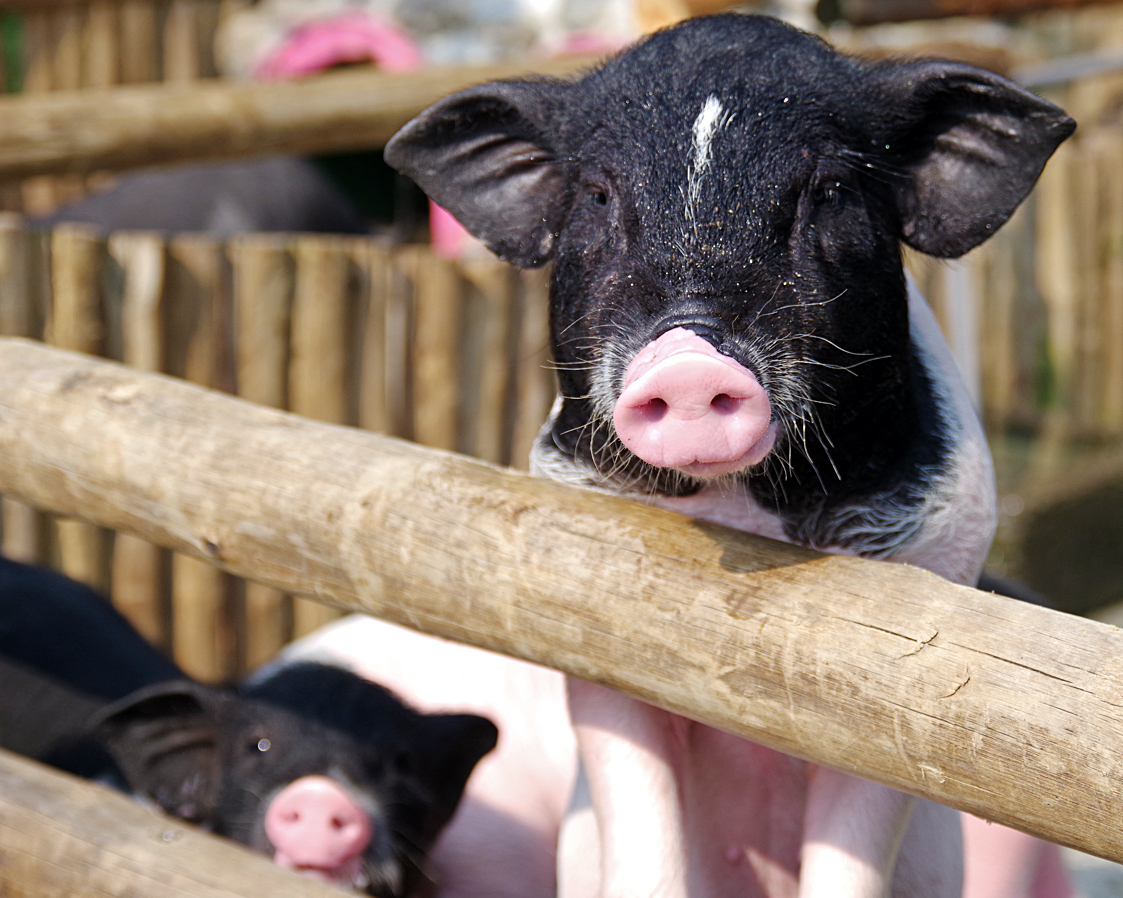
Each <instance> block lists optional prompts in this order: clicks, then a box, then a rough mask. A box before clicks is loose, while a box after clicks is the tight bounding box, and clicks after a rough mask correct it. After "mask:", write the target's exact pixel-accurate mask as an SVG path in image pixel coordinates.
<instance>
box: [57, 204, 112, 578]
mask: <svg viewBox="0 0 1123 898" xmlns="http://www.w3.org/2000/svg"><path fill="white" fill-rule="evenodd" d="M103 251H104V244H103V243H102V242H101V240H100V239H99V237H98V235H97V233H96V232H94V231H92V230H91V229H90V228H85V227H79V226H74V225H61V226H59V227H58V228H56V229H55V231H54V235H53V237H52V239H51V288H52V295H51V311H50V315H49V317H48V320H47V342H48V343H53V344H54V345H55V346H58V347H60V348H62V349H71V350H74V351H76V352H85V353H90V354H93V355H97V354H100V353H101V352H102V345H103V340H104V336H105V331H104V316H103V312H102V307H101V291H100V281H101V273H102V263H103V258H102V254H103ZM57 534H58V546H59V564H60V567H61V569H62V570H63V571H64V572H65V573H66V574H67V575H68V576H70V577H73V578H74V579H75V580H80V581H82V582H83V583H88V584H89V585H90V586H93V587H94V588H95V589H98V590H100V591H101V592H102V593H106V594H108V592H109V588H110V584H109V563H108V558H107V553H106V548H107V542H108V540H107V537H108V534H106V533H105V532H104V531H101V530H99V529H98V528H97V527H93V526H91V525H90V524H86V523H83V522H81V521H75V520H65V519H63V520H59V521H58V522H57Z"/></svg>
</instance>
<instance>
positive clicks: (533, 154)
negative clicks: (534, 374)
mask: <svg viewBox="0 0 1123 898" xmlns="http://www.w3.org/2000/svg"><path fill="white" fill-rule="evenodd" d="M1073 128H1074V123H1073V122H1072V120H1071V119H1069V118H1068V117H1067V116H1066V115H1064V113H1063V112H1062V111H1061V110H1059V109H1058V108H1056V107H1055V106H1053V105H1052V104H1050V103H1048V102H1046V101H1044V100H1042V99H1040V98H1038V97H1036V96H1034V95H1032V94H1030V93H1028V92H1026V91H1024V90H1022V89H1021V88H1019V87H1018V86H1016V85H1014V84H1013V83H1011V82H1009V81H1007V80H1005V79H1003V78H1001V77H999V76H996V75H993V74H991V73H988V72H984V71H981V70H979V69H976V68H973V67H971V66H967V65H963V64H959V63H953V62H944V61H936V60H909V61H900V62H898V61H889V62H878V63H871V62H866V61H862V60H859V59H856V58H851V57H847V56H844V55H841V54H839V53H837V52H835V51H834V50H833V49H831V48H830V47H829V46H828V45H827V44H825V43H824V42H822V41H820V40H819V39H817V38H815V37H812V36H810V35H807V34H805V33H803V32H800V31H798V30H796V29H793V28H791V27H789V26H786V25H783V24H781V23H778V22H776V21H774V20H770V19H767V18H764V17H758V16H738V15H727V16H718V17H710V18H701V19H696V20H692V21H689V22H686V23H684V24H682V25H680V26H677V27H675V28H671V29H668V30H665V31H663V32H660V33H657V34H655V35H653V36H651V37H649V38H646V39H644V40H642V41H640V42H639V43H638V44H636V45H635V46H634V47H632V48H630V49H628V50H626V51H624V52H623V53H621V54H619V55H617V56H615V57H613V58H611V59H609V60H608V61H607V62H605V63H604V64H602V65H601V66H599V67H598V68H596V69H594V70H592V71H590V72H588V73H587V74H585V75H584V76H582V77H579V78H576V79H573V80H556V79H544V78H536V79H528V80H518V81H505V82H496V83H492V84H485V85H481V86H479V87H475V88H471V89H469V90H466V91H462V92H460V93H457V94H454V95H452V96H450V97H448V98H446V99H445V100H443V101H441V102H439V103H437V104H436V105H435V106H433V107H431V108H430V109H428V110H426V111H425V112H424V113H422V114H421V115H420V116H418V117H417V118H416V119H414V120H413V121H412V122H411V123H409V124H408V125H406V127H405V128H403V129H402V131H401V132H399V134H398V135H397V136H395V138H394V139H393V140H392V141H391V142H390V144H389V145H388V146H387V149H386V158H387V161H389V162H390V164H391V165H393V166H395V167H396V168H398V169H399V170H401V171H402V172H404V173H405V174H407V175H409V176H410V177H412V178H413V179H414V180H415V181H417V183H418V184H419V185H420V186H421V187H422V188H423V189H424V190H425V191H426V192H427V193H428V194H429V195H430V196H431V197H432V198H433V199H434V200H435V201H436V202H438V203H439V204H440V205H442V206H443V207H445V208H446V209H448V210H450V211H451V212H452V213H453V214H454V215H456V217H457V218H458V219H459V220H460V221H461V223H462V224H464V225H465V226H466V227H467V228H468V229H469V230H470V231H472V232H473V233H475V234H476V236H478V237H479V238H481V239H482V240H483V241H484V242H485V243H486V244H487V245H488V246H489V247H490V248H491V249H492V250H493V251H494V252H496V253H497V254H498V255H499V256H501V257H502V258H505V259H507V260H508V261H511V262H512V263H514V264H517V265H520V266H524V267H535V266H540V265H543V264H546V263H547V262H549V263H551V264H552V266H553V271H552V275H551V339H552V348H553V353H554V357H555V363H556V365H557V372H558V379H559V386H560V395H559V398H558V401H557V403H556V404H555V406H554V409H553V411H552V413H551V416H550V419H549V421H548V422H547V424H546V426H545V428H544V429H543V431H542V434H541V436H540V438H539V440H538V443H537V445H536V447H535V449H534V454H533V458H532V465H533V467H534V469H535V470H536V471H537V472H539V473H542V474H545V475H547V476H551V477H555V478H558V479H562V480H567V481H570V482H573V483H578V484H583V485H586V486H590V487H593V488H596V489H605V490H612V491H616V492H621V493H625V494H630V495H633V496H636V497H637V498H641V499H643V500H645V501H649V502H654V503H658V504H661V505H664V506H667V507H671V508H676V509H679V510H681V511H683V512H685V513H688V514H691V515H694V516H697V517H702V518H708V519H711V520H715V521H718V522H721V523H725V524H728V525H732V526H736V527H740V528H742V529H745V530H749V531H752V532H757V533H761V534H764V535H768V536H773V537H777V538H780V539H786V540H790V541H793V542H798V543H801V544H804V545H809V546H815V547H818V548H823V549H827V550H831V551H840V552H847V553H852V554H859V555H864V556H869V557H877V558H884V559H889V560H896V561H908V562H911V563H914V564H918V565H921V566H924V567H927V568H929V569H930V570H933V571H935V572H937V573H939V574H941V575H943V576H946V577H949V578H951V579H954V580H957V581H959V582H963V583H971V584H973V583H974V582H975V581H976V578H977V577H978V574H979V571H980V569H981V566H982V562H983V559H984V556H985V554H986V550H987V547H988V545H989V542H990V539H991V537H992V534H993V527H994V519H995V513H994V496H993V475H992V471H991V465H990V459H989V454H988V453H987V449H986V445H985V440H984V438H983V434H982V431H981V428H980V426H979V423H978V421H977V419H976V416H975V413H974V411H973V409H972V408H971V404H970V401H969V400H968V398H967V395H966V391H965V390H964V388H963V386H962V384H961V382H960V381H959V378H958V375H957V372H956V371H955V366H954V364H953V362H952V360H951V358H950V353H949V352H948V351H947V347H946V345H945V344H944V342H943V340H942V337H941V336H940V333H939V329H938V327H937V326H936V324H935V320H934V318H933V317H932V314H931V312H930V311H929V310H928V308H927V306H926V304H925V303H924V300H923V298H922V297H920V296H919V295H918V294H917V293H916V291H915V290H914V289H912V287H911V285H910V284H909V282H908V279H907V278H906V275H905V273H904V270H903V266H902V261H901V250H900V244H901V243H902V242H903V243H905V244H907V245H909V246H911V247H912V248H914V249H917V250H919V251H922V252H925V253H928V254H931V255H934V256H938V257H941V258H952V257H955V256H958V255H961V254H962V253H964V252H966V251H967V250H969V249H971V248H972V247H974V246H976V245H978V244H979V243H981V242H982V241H984V240H985V239H986V238H987V237H988V236H990V235H991V234H992V233H993V232H994V231H995V229H997V228H998V227H1000V226H1001V225H1002V223H1003V222H1005V221H1006V219H1007V218H1008V217H1009V216H1010V214H1011V213H1012V212H1013V211H1014V209H1015V208H1016V207H1017V206H1018V204H1019V203H1020V202H1021V201H1022V200H1023V199H1024V198H1025V196H1026V195H1027V194H1028V192H1029V191H1030V189H1031V188H1032V186H1033V184H1034V183H1035V181H1036V179H1037V177H1038V175H1039V174H1040V172H1041V170H1042V168H1043V166H1044V165H1045V163H1046V161H1047V160H1048V158H1049V156H1050V155H1051V154H1052V152H1053V151H1054V150H1055V149H1056V147H1057V146H1058V145H1059V144H1060V143H1061V141H1063V140H1064V139H1065V138H1066V137H1067V136H1068V135H1069V134H1070V133H1071V132H1072V130H1073ZM569 705H570V711H571V715H572V718H573V722H574V725H575V728H576V733H577V739H578V746H579V752H580V756H581V761H582V775H581V777H580V778H579V786H578V789H577V790H576V792H575V800H574V803H573V806H572V807H573V814H572V815H571V818H570V819H571V824H569V825H567V829H566V832H565V833H564V834H563V838H562V844H561V860H560V877H561V879H560V882H561V886H562V889H563V891H564V892H566V893H571V894H575V895H576V894H598V895H603V896H614V898H615V896H624V895H666V896H683V895H687V894H689V895H699V896H717V895H724V894H730V895H732V894H739V895H759V894H768V895H782V894H797V893H798V894H800V895H803V896H808V898H810V896H818V895H827V894H830V895H835V896H837V895H847V896H866V895H868V896H871V898H872V896H875V895H881V894H884V893H886V892H887V891H890V890H891V891H892V892H893V893H894V894H901V895H904V894H910V895H913V896H917V895H922V896H936V895H940V896H952V895H957V894H959V893H960V891H961V888H960V880H961V872H960V867H959V865H960V857H959V847H958V840H959V827H958V820H957V819H956V818H955V817H954V816H949V813H947V812H946V809H940V808H937V807H936V806H932V805H928V804H927V803H915V802H913V801H912V800H911V799H907V798H905V797H904V796H900V795H898V794H896V793H893V792H892V791H891V790H888V789H885V788H883V787H880V786H876V785H873V784H869V783H862V782H860V781H857V780H853V779H851V778H849V777H846V776H844V775H842V774H840V773H836V772H834V771H828V770H817V771H816V770H812V769H809V768H807V766H806V765H803V764H802V763H801V762H794V761H793V762H792V763H793V764H794V765H795V766H794V768H793V767H790V766H789V765H787V764H786V763H782V762H778V761H777V760H776V759H775V758H773V757H772V756H771V755H770V754H769V753H768V752H766V751H765V750H763V749H760V748H759V747H756V746H751V745H750V744H748V743H745V742H743V741H741V740H734V739H733V738H732V737H727V736H725V735H724V734H720V733H716V732H714V731H708V730H706V728H704V727H699V726H698V725H696V724H693V723H690V722H689V721H685V720H682V719H681V718H675V717H674V716H673V715H670V714H667V713H666V712H663V711H661V710H658V709H655V708H652V707H649V706H645V705H642V704H641V703H639V702H636V701H633V700H631V699H628V698H625V697H622V696H619V695H616V694H614V693H611V692H609V691H608V690H606V689H603V688H601V687H598V686H595V685H593V684H588V683H580V682H578V681H571V682H570V687H569ZM766 782H767V783H771V785H762V783H766ZM968 848H970V846H968ZM970 863H971V862H970V857H969V859H968V865H969V869H968V877H967V882H968V887H969V889H970V887H971V881H972V878H971V875H970ZM975 894H982V892H981V891H978V892H976V893H975Z"/></svg>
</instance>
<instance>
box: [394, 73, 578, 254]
mask: <svg viewBox="0 0 1123 898" xmlns="http://www.w3.org/2000/svg"><path fill="white" fill-rule="evenodd" d="M566 87H567V85H566V83H565V82H563V81H552V80H542V81H509V82H496V83H493V84H485V85H482V86H480V87H474V88H470V89H469V90H465V91H462V92H460V93H457V94H453V95H452V96H450V97H447V98H446V99H444V100H442V101H441V102H440V103H437V104H436V105H434V106H430V107H429V108H428V109H427V110H425V112H423V113H421V115H419V116H417V118H415V119H414V120H413V121H411V122H410V123H409V124H407V125H406V126H405V127H404V128H402V130H401V131H399V132H398V133H397V134H396V135H394V137H393V139H392V140H391V141H390V142H389V143H388V144H387V145H386V152H385V156H386V161H387V162H388V163H389V164H390V165H391V166H393V167H394V168H396V169H397V170H398V171H400V172H401V173H402V174H404V175H407V176H408V177H410V178H412V179H413V180H414V181H415V182H416V183H417V184H418V186H420V187H421V189H422V190H424V191H425V192H426V193H427V194H428V195H429V196H430V197H432V199H433V200H434V201H435V202H436V203H437V204H438V205H441V206H443V207H444V208H445V209H447V210H448V211H449V212H451V213H452V214H453V215H454V216H455V217H456V218H457V220H458V221H459V222H460V223H461V224H462V225H464V227H466V228H467V229H468V230H469V231H471V232H472V233H473V234H475V235H476V236H477V237H478V238H480V240H482V241H483V242H484V243H485V244H486V245H487V246H488V248H489V249H490V250H491V251H492V252H494V253H495V254H496V255H497V256H499V257H500V258H501V259H505V260H506V261H508V262H511V263H513V264H515V265H518V266H520V267H522V268H536V267H538V266H540V265H543V264H545V263H546V261H547V260H548V259H549V257H550V254H551V253H552V251H553V246H554V238H555V237H556V236H557V231H558V228H559V226H560V224H561V214H562V208H563V206H564V204H563V203H562V202H560V200H561V199H562V197H563V195H564V193H565V190H566V181H567V177H566V172H565V168H564V166H563V164H562V162H561V161H560V160H559V158H558V154H557V153H556V152H555V150H554V148H553V147H551V146H550V143H549V141H548V139H547V137H546V126H545V122H546V121H548V120H549V115H548V110H549V109H550V108H551V107H552V106H554V103H555V100H556V99H557V98H559V97H560V94H562V93H563V92H564V91H565V90H566Z"/></svg>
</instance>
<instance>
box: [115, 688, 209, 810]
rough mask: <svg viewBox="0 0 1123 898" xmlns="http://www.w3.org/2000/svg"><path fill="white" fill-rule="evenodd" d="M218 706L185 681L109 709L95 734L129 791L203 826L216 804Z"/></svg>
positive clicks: (138, 694) (140, 693) (144, 692)
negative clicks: (111, 758)
mask: <svg viewBox="0 0 1123 898" xmlns="http://www.w3.org/2000/svg"><path fill="white" fill-rule="evenodd" d="M217 700H218V694H217V693H216V692H215V691H214V690H208V689H207V688H206V687H204V686H200V685H199V684H197V683H192V682H191V681H189V680H182V681H181V680H176V681H172V682H168V683H159V684H157V685H155V686H153V687H149V688H146V689H143V690H140V691H138V692H134V693H133V694H132V695H130V696H128V697H127V698H124V699H122V700H121V701H120V702H117V703H115V704H114V705H112V706H110V707H109V708H108V709H106V712H105V714H104V715H103V716H102V719H101V721H100V723H99V724H98V726H97V729H96V731H95V733H96V736H97V737H98V739H99V740H100V741H101V742H102V744H104V745H105V746H106V748H107V749H108V751H109V753H110V755H111V756H112V757H113V760H114V761H115V762H116V764H117V766H118V767H119V768H120V770H121V773H122V774H123V775H124V777H125V780H126V781H127V782H128V784H129V788H130V789H132V790H133V791H134V792H137V793H139V794H141V795H145V796H147V797H148V798H151V799H152V800H153V801H154V802H156V804H158V805H159V806H160V807H161V808H163V809H164V810H165V811H167V812H168V813H169V814H173V815H174V816H176V817H180V818H181V819H184V820H188V821H190V822H192V823H196V824H201V825H204V826H205V825H208V824H210V823H212V822H213V819H214V811H215V808H216V806H217V801H218V785H219V773H218V725H217V718H218V714H217V707H216V705H217Z"/></svg>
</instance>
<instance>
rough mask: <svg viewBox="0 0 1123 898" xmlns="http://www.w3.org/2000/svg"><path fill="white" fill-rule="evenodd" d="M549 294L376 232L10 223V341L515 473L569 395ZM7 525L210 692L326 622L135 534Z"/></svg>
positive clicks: (41, 523) (5, 242) (13, 521)
mask: <svg viewBox="0 0 1123 898" xmlns="http://www.w3.org/2000/svg"><path fill="white" fill-rule="evenodd" d="M545 290H546V284H545V280H544V277H543V275H542V273H541V272H531V273H521V272H517V271H515V270H513V269H511V268H508V267H507V266H505V265H502V264H500V263H499V262H498V261H496V260H494V259H490V258H480V259H468V260H463V261H456V262H454V261H448V260H444V259H440V258H437V257H434V256H433V254H432V253H430V252H429V251H428V250H427V249H426V248H424V247H420V246H397V247H391V246H389V245H387V244H385V243H383V242H380V241H378V240H373V239H359V238H336V237H323V236H310V235H303V236H300V237H296V236H283V235H247V236H245V237H243V238H238V239H234V240H232V241H230V242H229V243H227V244H223V243H219V242H217V241H215V240H210V239H207V238H205V237H201V236H182V237H176V238H171V239H164V238H162V237H160V236H158V235H154V234H140V233H135V234H124V233H122V234H114V235H111V236H109V237H108V238H107V239H106V238H102V237H99V236H98V235H96V234H95V233H92V232H91V231H89V230H88V229H85V228H82V227H71V226H63V227H60V228H58V229H56V230H55V231H54V232H53V233H44V232H31V231H27V230H25V229H22V228H20V227H18V226H8V227H2V228H0V333H3V334H8V335H16V336H30V337H36V338H40V339H44V340H45V341H46V342H48V343H51V344H53V345H56V346H60V347H63V348H67V349H73V350H78V351H82V352H88V353H95V354H99V355H103V356H107V357H109V358H114V359H118V360H121V361H124V362H126V363H128V364H130V365H133V366H135V367H137V368H140V369H142V370H148V371H161V372H166V373H170V374H174V375H176V376H179V377H182V378H185V379H187V380H189V381H192V382H194V383H199V384H203V385H205V386H211V387H217V388H221V389H224V390H227V391H229V392H232V393H235V394H237V395H239V396H242V397H245V398H247V399H251V400H253V401H255V402H259V403H263V404H265V405H271V406H274V407H277V408H284V409H289V410H291V411H294V412H297V413H299V414H302V415H305V416H307V417H310V418H314V419H317V420H321V421H329V422H333V423H338V424H348V425H354V426H359V427H363V428H366V429H369V430H375V431H379V432H382V433H388V434H393V435H396V436H401V437H405V438H408V439H413V440H417V441H419V442H421V443H425V444H427V445H430V446H436V447H440V448H445V449H451V450H457V451H460V452H464V453H468V454H471V455H474V456H476V457H479V458H483V459H487V460H489V461H493V462H496V463H499V464H512V463H513V464H516V465H525V460H526V458H527V455H528V452H529V448H530V444H531V441H532V440H533V438H534V436H535V434H536V433H537V430H538V427H539V426H540V425H541V422H542V421H543V420H544V419H545V416H546V413H547V411H548V409H549V405H550V403H551V402H552V400H553V395H554V385H553V375H552V372H551V370H550V368H549V364H548V354H547V344H546V340H547V337H546V322H545V314H546V297H545ZM90 439H91V440H93V441H96V435H94V434H91V435H90ZM2 520H3V531H2V545H3V550H4V552H5V553H6V554H8V555H9V556H11V557H14V558H19V559H25V560H32V561H40V562H48V563H54V564H56V565H58V566H59V567H61V568H62V569H63V570H64V571H66V572H67V573H69V574H70V575H71V576H74V577H75V578H77V579H80V580H83V581H85V582H88V583H91V584H93V585H95V586H97V587H99V588H101V589H102V590H103V591H105V592H107V593H111V594H112V595H113V597H114V600H115V601H116V602H117V604H118V605H119V606H120V607H121V608H122V610H124V611H125V612H126V614H127V615H128V616H129V617H130V618H131V619H132V621H133V622H134V623H135V624H136V625H137V626H138V627H139V628H140V630H141V632H143V633H144V634H145V635H146V636H148V637H149V638H150V639H152V640H153V641H154V642H156V643H157V644H159V645H162V646H165V647H166V648H170V649H171V650H172V651H173V652H174V654H175V656H176V658H177V660H179V661H180V663H181V664H182V665H183V666H184V667H185V668H186V669H188V670H189V671H190V672H192V673H193V674H195V675H196V676H199V677H201V678H203V679H215V678H219V677H223V676H229V675H231V674H234V673H236V672H238V670H239V669H241V668H242V667H243V666H250V667H252V666H254V665H256V664H257V663H260V662H261V661H263V660H265V659H267V658H269V657H271V656H272V654H273V653H275V652H276V651H277V650H278V649H280V648H281V646H282V645H283V644H284V643H285V642H286V641H287V640H288V639H290V638H291V637H292V636H293V635H294V634H297V635H299V634H301V633H304V632H307V631H308V630H310V629H313V628H314V627H315V626H316V625H317V624H319V623H321V622H323V620H324V618H323V612H322V609H321V608H320V607H319V606H316V605H307V604H305V603H296V605H295V607H293V606H292V605H291V603H290V602H289V601H288V600H287V599H285V598H284V597H282V596H280V595H278V594H276V593H274V592H272V591H267V590H263V589H261V588H260V587H256V586H253V585H242V584H238V583H234V582H233V581H231V580H230V578H224V577H222V576H221V575H220V574H218V572H216V571H214V570H213V569H212V568H210V567H208V566H206V565H202V566H200V565H199V564H198V563H196V562H193V561H192V560H190V559H188V558H183V557H175V558H172V557H170V556H169V555H168V553H166V552H163V551H161V550H159V549H157V548H155V547H153V546H150V545H146V544H144V543H141V542H139V541H138V540H136V539H135V538H132V537H130V536H128V535H125V534H118V535H113V534H109V533H106V532H104V531H99V530H96V529H94V528H91V527H89V526H88V525H85V524H79V523H76V522H72V521H50V520H48V519H46V518H45V517H44V516H43V515H41V514H40V513H38V512H36V511H35V510H33V509H30V508H27V507H25V506H22V505H20V504H18V503H16V502H13V501H9V500H5V501H4V502H3V517H2Z"/></svg>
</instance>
